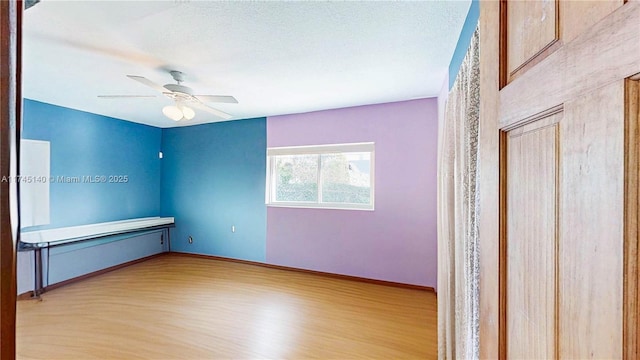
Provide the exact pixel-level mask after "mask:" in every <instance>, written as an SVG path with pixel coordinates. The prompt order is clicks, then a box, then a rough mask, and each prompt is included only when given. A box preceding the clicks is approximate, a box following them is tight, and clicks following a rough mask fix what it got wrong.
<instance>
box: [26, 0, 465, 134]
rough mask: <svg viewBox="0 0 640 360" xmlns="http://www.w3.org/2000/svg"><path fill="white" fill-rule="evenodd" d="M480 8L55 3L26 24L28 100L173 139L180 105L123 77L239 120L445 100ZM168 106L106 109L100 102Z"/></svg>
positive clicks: (178, 0)
mask: <svg viewBox="0 0 640 360" xmlns="http://www.w3.org/2000/svg"><path fill="white" fill-rule="evenodd" d="M469 5H470V1H417V2H364V1H360V2H327V1H322V2H320V1H308V2H284V1H280V2H274V1H270V2H245V1H243V2H240V1H237V2H235V1H232V2H227V1H225V2H221V1H215V2H206V1H189V0H174V1H53V0H43V1H42V2H40V3H39V4H37V5H36V6H34V7H32V8H30V9H29V10H27V11H26V12H25V19H24V22H25V28H24V40H23V54H24V61H23V78H24V96H25V97H27V98H30V99H34V100H39V101H43V102H47V103H52V104H56V105H60V106H66V107H70V108H74V109H79V110H84V111H89V112H93V113H97V114H102V115H107V116H112V117H115V118H120V119H125V120H130V121H134V122H139V123H144V124H149V125H154V126H159V127H171V126H180V125H192V124H199V123H204V122H211V121H219V120H220V119H217V118H215V117H214V116H213V115H210V114H208V113H204V112H200V111H197V114H196V117H195V118H194V119H193V120H189V121H184V122H178V123H176V122H173V121H171V120H169V119H167V118H165V117H164V116H163V115H162V112H161V109H162V107H163V106H165V105H169V104H170V103H171V101H170V100H168V99H167V98H165V97H163V96H162V95H161V94H159V93H156V92H155V91H154V90H153V89H151V88H147V87H145V86H143V85H141V84H140V83H137V82H135V81H132V80H131V79H128V78H127V77H126V76H125V75H127V74H131V75H140V76H144V77H147V78H148V79H150V80H152V81H155V82H157V83H159V84H161V85H162V84H166V83H172V82H173V80H172V79H171V76H170V75H169V74H168V72H167V71H168V70H174V69H175V70H179V71H182V72H183V73H185V74H186V79H185V82H184V85H187V86H190V87H192V88H193V89H194V91H195V92H196V93H198V94H215V95H233V96H235V97H236V98H237V99H238V101H239V104H215V105H214V104H211V105H212V106H214V107H216V108H218V109H220V110H223V111H225V112H228V113H230V114H232V115H233V119H243V118H251V117H260V116H269V115H280V114H290V113H300V112H308V111H314V110H322V109H333V108H340V107H348V106H357V105H365V104H375V103H384V102H392V101H400V100H408V99H415V98H424V97H431V96H435V95H437V93H438V91H439V90H440V88H441V86H442V84H443V82H444V81H445V76H446V74H447V69H448V66H449V62H450V60H451V56H452V54H453V52H454V49H455V46H456V43H457V40H458V36H459V34H460V30H461V29H462V25H463V23H464V19H465V16H466V14H467V11H468V9H469ZM113 94H136V95H159V96H158V97H156V98H150V99H141V98H134V99H99V98H98V97H97V96H98V95H113Z"/></svg>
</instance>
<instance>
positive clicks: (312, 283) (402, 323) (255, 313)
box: [17, 255, 437, 359]
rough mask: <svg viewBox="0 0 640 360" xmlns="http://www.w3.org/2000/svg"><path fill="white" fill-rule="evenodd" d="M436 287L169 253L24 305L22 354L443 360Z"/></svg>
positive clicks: (38, 356) (20, 309) (19, 343)
mask: <svg viewBox="0 0 640 360" xmlns="http://www.w3.org/2000/svg"><path fill="white" fill-rule="evenodd" d="M436 307H437V306H436V296H435V294H433V293H430V292H425V291H419V290H411V289H402V288H393V287H388V286H381V285H375V284H367V283H361V282H355V281H349V280H341V279H332V278H328V277H324V276H318V275H312V274H304V273H298V272H292V271H285V270H277V269H268V268H264V267H259V266H252V265H246V264H238V263H231V262H226V261H216V260H210V259H200V258H191V257H185V256H177V255H166V256H160V257H157V258H153V259H151V260H149V261H146V262H143V263H139V264H135V265H132V266H130V267H126V268H123V269H119V270H116V271H113V272H110V273H107V274H103V275H100V276H97V277H95V278H91V279H87V280H84V281H81V282H78V283H74V284H71V285H68V286H64V287H61V288H59V289H55V290H53V291H51V292H47V293H45V294H44V295H43V297H42V301H34V300H26V301H19V302H18V312H17V315H18V318H17V323H18V324H17V355H18V358H20V359H96V358H100V359H245V358H286V359H355V358H370V359H413V358H420V359H436V358H437V329H436V327H437V320H436V314H437V309H436Z"/></svg>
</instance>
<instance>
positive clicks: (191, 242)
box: [189, 236, 193, 244]
mask: <svg viewBox="0 0 640 360" xmlns="http://www.w3.org/2000/svg"><path fill="white" fill-rule="evenodd" d="M189 244H193V238H192V237H191V236H189Z"/></svg>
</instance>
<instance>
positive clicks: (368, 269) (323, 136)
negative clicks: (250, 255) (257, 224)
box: [266, 98, 438, 287]
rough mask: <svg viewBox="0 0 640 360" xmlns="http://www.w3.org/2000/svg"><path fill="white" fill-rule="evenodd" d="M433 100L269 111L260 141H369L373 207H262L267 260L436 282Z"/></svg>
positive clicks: (435, 121)
mask: <svg viewBox="0 0 640 360" xmlns="http://www.w3.org/2000/svg"><path fill="white" fill-rule="evenodd" d="M437 137H438V109H437V99H436V98H433V99H422V100H412V101H404V102H398V103H390V104H381V105H370V106H361V107H354V108H346V109H337V110H327V111H319V112H313V113H307V114H295V115H283V116H274V117H269V118H268V119H267V145H268V146H269V147H277V146H295V145H319V144H339V143H351V142H368V141H373V142H375V146H376V150H375V151H376V153H375V161H376V163H375V166H376V172H375V196H376V199H375V202H376V203H375V211H355V210H327V209H294V208H279V207H269V208H268V209H267V254H266V255H267V258H266V260H267V262H268V263H272V264H278V265H284V266H291V267H296V268H303V269H310V270H317V271H325V272H331V273H337V274H345V275H352V276H360V277H366V278H372V279H379V280H387V281H395V282H400V283H406V284H415V285H424V286H432V287H435V286H436V270H437V265H436V250H437V249H436V244H437V239H436V151H437Z"/></svg>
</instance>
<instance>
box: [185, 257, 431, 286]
mask: <svg viewBox="0 0 640 360" xmlns="http://www.w3.org/2000/svg"><path fill="white" fill-rule="evenodd" d="M172 254H173V255H178V256H187V257H196V258H202V259H211V260H218V261H230V262H235V263H239V264H247V265H253V266H262V267H266V268H269V269H278V270H287V271H296V272H300V273H304V274H312V275H320V276H326V277H330V278H333V279H341V280H351V281H360V282H364V283H368V284H376V285H384V286H393V287H399V288H403V289H413V290H421V291H430V292H435V289H434V288H432V287H431V286H422V285H413V284H404V283H398V282H394V281H386V280H376V279H369V278H363V277H359V276H351V275H342V274H334V273H328V272H324V271H316V270H308V269H300V268H294V267H289V266H282V265H274V264H267V263H262V262H257V261H250V260H241V259H233V258H228V257H222V256H215V255H203V254H193V253H184V252H172Z"/></svg>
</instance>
